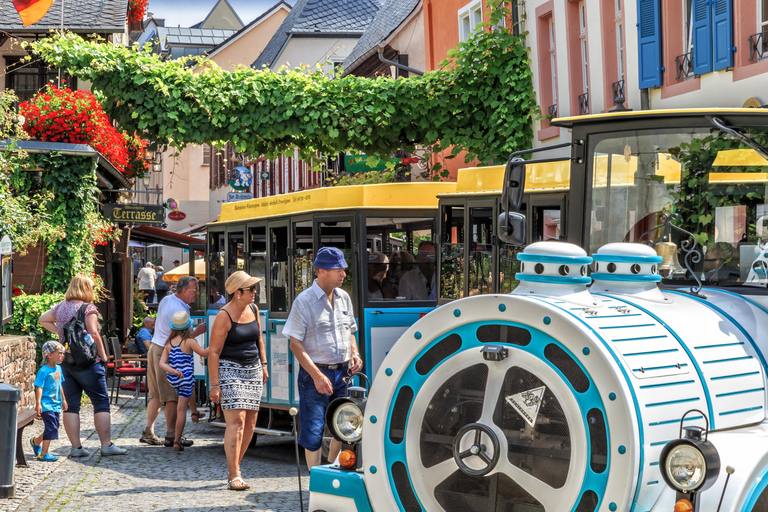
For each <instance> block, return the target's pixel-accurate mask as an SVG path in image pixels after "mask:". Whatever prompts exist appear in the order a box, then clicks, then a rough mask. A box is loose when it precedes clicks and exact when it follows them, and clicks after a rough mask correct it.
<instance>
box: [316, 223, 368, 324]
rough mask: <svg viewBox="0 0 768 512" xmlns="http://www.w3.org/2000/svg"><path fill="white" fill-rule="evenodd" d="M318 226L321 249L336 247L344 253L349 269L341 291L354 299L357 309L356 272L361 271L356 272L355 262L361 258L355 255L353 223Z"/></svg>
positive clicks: (322, 224)
mask: <svg viewBox="0 0 768 512" xmlns="http://www.w3.org/2000/svg"><path fill="white" fill-rule="evenodd" d="M317 225H318V229H319V241H320V247H336V248H337V249H341V251H342V252H343V253H344V259H345V260H347V265H349V267H348V268H347V277H345V278H344V282H343V283H342V285H341V289H342V290H344V291H345V292H347V293H348V294H349V296H350V297H351V298H352V304H355V307H357V300H356V296H357V293H356V292H355V290H356V289H357V279H358V277H357V276H356V272H359V271H357V270H356V267H357V265H356V264H355V260H356V259H358V258H359V255H358V254H355V253H354V251H353V247H352V222H351V221H341V220H339V221H333V220H322V221H319V222H318V223H317ZM355 314H357V311H355Z"/></svg>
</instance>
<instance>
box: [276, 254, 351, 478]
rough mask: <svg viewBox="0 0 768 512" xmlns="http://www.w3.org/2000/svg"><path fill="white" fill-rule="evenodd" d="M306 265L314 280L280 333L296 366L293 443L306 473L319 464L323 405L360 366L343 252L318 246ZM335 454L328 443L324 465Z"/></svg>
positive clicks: (336, 447) (334, 446) (335, 443)
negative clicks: (296, 411) (296, 415)
mask: <svg viewBox="0 0 768 512" xmlns="http://www.w3.org/2000/svg"><path fill="white" fill-rule="evenodd" d="M312 266H313V267H314V268H315V273H316V274H317V279H315V281H314V282H313V283H312V286H311V287H309V288H308V289H306V290H304V291H303V292H301V294H299V296H298V297H296V300H295V301H294V302H293V306H292V307H291V313H290V315H289V316H288V320H287V321H286V322H285V327H284V328H283V334H284V335H286V336H288V337H289V338H290V340H291V344H290V348H291V352H293V355H294V357H296V360H297V361H298V362H299V364H300V365H301V369H300V370H299V413H300V416H299V422H300V423H301V432H300V434H299V440H298V441H299V444H300V445H301V446H302V447H303V448H304V451H305V455H306V458H307V466H309V469H312V467H313V466H317V465H319V464H320V459H321V455H322V454H321V448H322V444H323V429H324V427H325V410H326V409H327V408H328V404H330V403H331V401H332V400H334V399H335V398H338V397H342V396H344V393H345V389H346V382H345V381H344V377H346V376H347V375H349V374H350V373H353V372H356V371H358V370H360V369H361V368H362V366H363V361H362V359H360V352H359V351H358V349H357V341H356V340H355V333H356V332H357V323H356V322H355V315H354V311H353V310H352V299H350V298H349V294H348V293H347V292H345V291H344V290H342V289H341V288H339V287H340V286H341V284H342V283H343V282H344V277H346V275H347V273H346V272H345V271H344V269H345V268H347V262H346V261H345V260H344V253H343V252H341V250H340V249H337V248H335V247H323V248H321V249H320V250H319V251H317V256H316V257H315V262H314V263H313V264H312ZM340 450H341V443H340V442H338V441H336V440H335V439H334V440H333V441H331V449H330V452H329V454H328V459H329V461H333V460H334V459H335V458H336V456H337V455H338V453H339V451H340Z"/></svg>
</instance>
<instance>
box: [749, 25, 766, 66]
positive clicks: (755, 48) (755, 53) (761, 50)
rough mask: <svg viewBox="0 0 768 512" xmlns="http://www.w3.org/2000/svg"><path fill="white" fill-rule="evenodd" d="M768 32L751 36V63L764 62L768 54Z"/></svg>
mask: <svg viewBox="0 0 768 512" xmlns="http://www.w3.org/2000/svg"><path fill="white" fill-rule="evenodd" d="M766 36H768V30H766V31H764V32H760V33H758V34H752V35H751V36H749V61H750V62H756V61H758V60H763V57H764V56H765V54H766V53H768V37H766Z"/></svg>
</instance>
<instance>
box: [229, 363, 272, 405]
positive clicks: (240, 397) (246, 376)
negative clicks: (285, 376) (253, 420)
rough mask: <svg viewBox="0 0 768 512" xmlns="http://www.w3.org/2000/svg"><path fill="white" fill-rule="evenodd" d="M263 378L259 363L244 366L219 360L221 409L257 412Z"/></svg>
mask: <svg viewBox="0 0 768 512" xmlns="http://www.w3.org/2000/svg"><path fill="white" fill-rule="evenodd" d="M263 378H264V374H263V373H262V370H261V363H256V364H253V365H244V364H240V363H236V362H235V361H228V360H226V359H220V360H219V386H220V388H221V408H222V409H225V410H229V409H245V410H250V411H258V410H259V405H260V404H261V388H262V381H263Z"/></svg>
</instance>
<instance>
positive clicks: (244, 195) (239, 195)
mask: <svg viewBox="0 0 768 512" xmlns="http://www.w3.org/2000/svg"><path fill="white" fill-rule="evenodd" d="M249 199H253V193H252V192H230V193H229V194H227V201H228V202H230V203H236V202H238V201H247V200H249Z"/></svg>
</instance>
